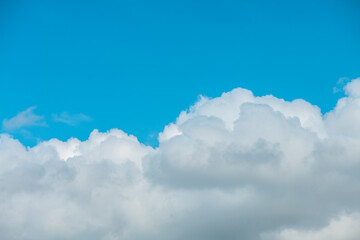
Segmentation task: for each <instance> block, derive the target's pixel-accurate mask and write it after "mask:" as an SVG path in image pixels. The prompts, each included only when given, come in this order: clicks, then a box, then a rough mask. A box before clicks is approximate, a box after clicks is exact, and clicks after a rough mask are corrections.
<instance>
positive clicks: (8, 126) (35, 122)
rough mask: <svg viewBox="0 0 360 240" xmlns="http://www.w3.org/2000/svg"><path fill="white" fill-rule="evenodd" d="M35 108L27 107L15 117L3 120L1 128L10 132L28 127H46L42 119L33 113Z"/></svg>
mask: <svg viewBox="0 0 360 240" xmlns="http://www.w3.org/2000/svg"><path fill="white" fill-rule="evenodd" d="M35 109H36V107H35V106H33V107H29V108H28V109H26V110H25V111H23V112H19V113H18V114H17V115H16V116H14V117H12V118H10V119H4V120H3V122H2V127H3V129H4V130H6V131H12V130H16V129H19V128H23V127H29V126H46V122H45V121H44V117H43V116H40V115H37V114H36V113H34V110H35Z"/></svg>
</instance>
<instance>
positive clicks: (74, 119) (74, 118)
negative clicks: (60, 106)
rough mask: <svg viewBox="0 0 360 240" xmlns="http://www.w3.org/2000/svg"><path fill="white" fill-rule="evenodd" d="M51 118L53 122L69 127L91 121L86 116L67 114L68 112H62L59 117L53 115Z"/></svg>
mask: <svg viewBox="0 0 360 240" xmlns="http://www.w3.org/2000/svg"><path fill="white" fill-rule="evenodd" d="M52 117H53V120H54V121H55V122H62V123H66V124H68V125H70V126H76V125H78V124H79V123H81V122H84V121H90V120H91V117H89V116H87V115H85V114H82V113H79V114H69V113H68V112H62V113H60V115H58V114H53V115H52Z"/></svg>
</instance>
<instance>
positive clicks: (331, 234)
mask: <svg viewBox="0 0 360 240" xmlns="http://www.w3.org/2000/svg"><path fill="white" fill-rule="evenodd" d="M359 226H360V215H359V214H358V213H354V214H349V215H346V214H344V215H341V216H340V217H339V218H335V219H332V220H331V222H330V223H329V224H328V225H327V226H325V227H323V228H320V229H318V230H295V229H285V230H282V231H281V232H280V233H275V234H268V235H267V234H264V237H263V239H264V240H265V239H269V240H270V239H271V240H302V239H311V240H338V239H346V240H357V239H359V236H360V228H359Z"/></svg>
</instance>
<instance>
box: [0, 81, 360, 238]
mask: <svg viewBox="0 0 360 240" xmlns="http://www.w3.org/2000/svg"><path fill="white" fill-rule="evenodd" d="M358 86H360V79H355V80H353V81H351V82H349V83H348V84H347V85H346V86H345V92H346V94H347V96H346V97H345V98H342V99H340V100H339V101H338V103H337V105H336V107H335V108H334V110H332V111H330V112H329V113H327V114H325V115H322V114H321V111H320V109H319V108H318V107H316V106H314V105H312V104H310V103H308V102H306V101H305V100H301V99H298V100H294V101H291V102H288V101H285V100H283V99H279V98H276V97H274V96H263V97H256V96H254V95H253V94H252V92H251V91H249V90H246V89H241V88H238V89H234V90H232V91H230V92H228V93H224V94H222V96H220V97H218V98H214V99H210V98H206V97H202V98H200V100H199V101H198V102H197V103H196V104H194V106H192V107H190V108H189V110H187V111H183V112H181V113H180V115H179V117H178V118H177V120H176V121H175V122H174V123H170V124H169V125H168V126H165V127H164V131H163V132H162V133H160V134H159V142H160V144H159V147H157V148H152V147H150V146H146V145H144V144H142V143H140V142H139V141H138V140H137V138H136V137H135V136H132V135H128V134H126V133H124V132H123V131H121V130H117V129H113V130H110V131H108V132H105V133H100V132H98V131H97V130H94V131H93V132H92V133H91V134H90V137H89V139H88V140H86V141H80V140H78V139H75V138H71V139H69V140H68V141H65V142H62V141H60V140H57V139H52V140H50V141H45V142H42V143H40V144H38V145H36V146H35V147H32V148H27V147H24V146H23V145H22V144H21V143H20V142H19V141H18V140H16V139H13V138H12V137H10V136H8V135H4V134H3V135H1V137H0V189H2V191H0V213H1V214H0V238H1V239H40V240H41V239H90V240H91V239H104V240H110V239H112V240H113V239H122V240H124V239H125V240H127V239H131V240H141V239H168V240H178V239H190V240H191V239H193V240H199V239H206V240H211V239H246V240H284V239H286V240H298V239H315V240H323V239H329V240H354V239H359V238H360V232H359V231H358V230H357V229H359V227H358V226H360V221H359V219H360V218H359V213H360V205H359V201H358V199H360V190H359V189H360V175H359V171H360V158H359V156H360V148H359V146H360V129H359V123H360V116H358V113H359V112H360V103H359V102H360V92H359V89H360V88H359V87H358Z"/></svg>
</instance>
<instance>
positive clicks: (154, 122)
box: [0, 0, 360, 145]
mask: <svg viewBox="0 0 360 240" xmlns="http://www.w3.org/2000/svg"><path fill="white" fill-rule="evenodd" d="M359 76H360V3H359V1H356V0H353V1H347V0H341V1H339V0H335V1H331V0H324V1H317V0H301V1H287V0H284V1H250V0H249V1H227V0H222V1H209V0H207V1H199V0H183V1H175V0H165V1H149V0H144V1H140V0H123V1H107V0H102V1H90V0H84V1H76V0H75V1H74V0H71V1H69V0H62V1H48V0H43V1H41V0H40V1H39V0H35V1H34V0H29V1H17V0H2V1H1V2H0V90H1V94H0V102H1V111H0V120H1V121H2V120H3V119H5V118H7V119H9V118H11V117H13V116H15V115H16V114H17V113H18V112H20V111H24V110H25V109H27V108H28V107H30V106H37V107H38V108H37V109H36V110H35V113H37V114H39V115H44V116H45V118H46V121H47V123H48V126H47V127H36V126H34V127H28V128H27V130H28V131H30V132H31V133H32V135H31V136H25V135H26V134H25V135H24V134H22V133H21V131H18V132H13V133H12V134H13V135H14V136H15V137H17V138H19V139H20V140H21V141H22V142H24V143H25V144H29V145H33V144H35V143H36V141H37V140H36V139H42V140H47V139H49V138H52V137H57V138H59V139H62V140H65V139H67V138H69V137H71V136H74V137H78V138H80V139H86V138H87V136H88V135H89V133H90V132H91V131H92V130H93V129H94V128H97V129H99V130H100V131H105V130H108V129H110V128H120V129H122V130H124V131H125V132H127V133H130V134H134V135H136V136H137V137H138V138H139V139H140V141H142V142H144V143H147V144H156V135H157V133H158V132H159V131H161V130H162V129H163V127H164V126H165V125H166V124H168V123H169V122H172V121H174V120H175V118H176V117H177V116H178V114H179V112H180V111H181V110H184V109H186V108H187V107H189V105H191V104H193V103H194V102H195V101H196V100H197V96H198V95H199V94H203V95H206V96H210V97H216V96H219V95H220V94H221V93H222V92H224V91H229V90H231V89H233V88H235V87H244V88H247V89H250V90H252V91H253V92H254V94H256V95H265V94H273V95H275V96H277V97H281V98H284V99H286V100H292V99H295V98H303V99H306V100H307V101H309V102H311V103H312V104H316V105H318V106H319V107H321V109H322V111H323V112H327V111H329V110H330V109H332V108H333V106H334V105H335V103H336V100H337V99H338V98H339V97H341V93H337V94H334V93H333V87H335V86H336V83H337V81H338V79H339V78H342V77H346V78H348V79H351V78H355V77H359ZM64 111H66V112H69V113H73V114H77V113H83V114H86V115H88V116H90V117H91V118H92V119H93V120H92V121H89V122H83V123H81V124H79V125H78V126H69V125H67V124H64V123H59V122H53V121H52V120H51V114H59V113H61V112H64Z"/></svg>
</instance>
